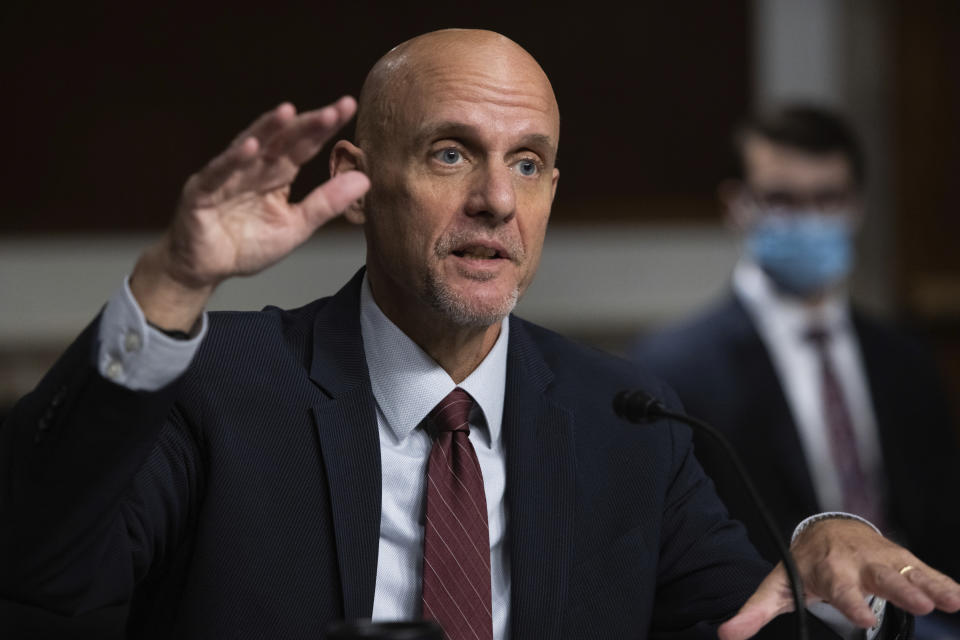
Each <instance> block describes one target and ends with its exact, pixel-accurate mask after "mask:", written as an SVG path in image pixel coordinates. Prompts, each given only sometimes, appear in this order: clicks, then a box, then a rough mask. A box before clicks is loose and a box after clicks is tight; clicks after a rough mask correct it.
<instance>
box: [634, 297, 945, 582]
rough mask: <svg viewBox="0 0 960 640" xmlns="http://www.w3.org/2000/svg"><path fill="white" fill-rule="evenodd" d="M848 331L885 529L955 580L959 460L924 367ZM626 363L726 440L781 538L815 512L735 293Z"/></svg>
mask: <svg viewBox="0 0 960 640" xmlns="http://www.w3.org/2000/svg"><path fill="white" fill-rule="evenodd" d="M853 325H854V330H855V332H856V336H857V340H858V342H859V347H860V352H861V354H862V356H863V361H864V369H865V372H866V376H867V380H868V383H869V386H870V393H871V396H872V399H873V406H874V412H875V414H876V418H877V423H878V424H877V428H878V430H879V436H880V444H881V450H882V454H883V463H884V469H885V472H886V477H887V481H888V482H887V489H888V497H889V501H888V507H889V508H888V514H887V520H888V522H889V523H890V524H891V525H892V526H893V529H892V530H891V531H890V532H888V533H891V534H893V535H894V536H895V537H897V538H899V541H900V542H902V543H904V544H906V545H907V546H908V547H909V548H910V550H911V551H913V552H915V553H916V554H917V555H918V556H919V557H920V558H921V559H923V560H925V561H927V562H929V563H930V564H932V565H933V566H934V567H937V568H939V569H941V570H943V571H945V572H946V573H948V574H950V575H951V576H952V577H953V578H954V579H960V547H958V540H960V510H958V509H956V508H954V507H953V504H954V502H955V500H954V499H953V498H952V497H949V496H951V495H952V492H953V491H955V488H956V487H958V486H960V473H958V472H960V456H958V453H957V442H956V435H955V434H956V432H955V423H954V422H953V420H952V416H951V413H950V411H949V409H948V407H947V405H946V399H945V398H946V396H945V394H944V392H943V389H942V387H941V384H940V381H939V378H938V376H937V373H936V367H935V366H934V365H933V363H932V362H931V361H930V360H929V359H928V358H927V357H926V355H925V354H924V352H923V351H922V350H921V349H919V348H918V347H917V346H916V345H915V344H913V342H912V341H910V340H908V339H906V338H905V337H904V336H903V335H901V334H898V333H895V332H893V331H891V330H890V329H887V328H886V327H884V326H882V325H880V324H878V323H876V322H873V321H871V320H870V319H869V318H866V317H864V316H863V315H862V314H860V313H857V312H855V313H854V314H853ZM631 356H632V358H634V359H635V360H636V361H637V362H640V363H642V364H643V366H644V367H646V368H648V369H649V370H652V371H653V372H654V373H656V374H658V375H659V376H661V377H662V378H663V379H665V380H666V382H667V383H668V384H669V385H671V386H672V387H673V388H674V389H675V390H676V391H677V393H678V394H679V396H680V399H681V401H682V402H683V404H684V406H685V407H686V409H687V411H688V412H689V413H690V414H691V415H694V416H697V417H699V418H702V419H704V420H706V421H707V422H710V423H711V424H713V425H714V426H715V427H716V428H717V429H719V430H720V431H722V432H723V433H724V434H726V436H727V437H728V438H730V439H731V440H732V441H733V445H734V446H735V447H736V449H737V451H738V452H739V454H740V456H741V457H742V458H743V461H744V464H745V465H746V467H747V469H748V470H749V471H750V473H751V474H752V476H753V477H754V479H755V480H756V483H757V486H758V488H759V490H760V494H761V496H762V497H763V499H764V501H765V502H766V503H767V505H768V506H769V507H770V509H771V510H772V511H773V514H774V516H775V518H776V520H777V522H778V524H779V525H780V529H781V531H782V532H783V533H784V535H787V536H789V535H790V532H791V531H792V530H793V528H794V526H796V524H797V522H799V521H800V519H802V518H803V517H805V516H807V515H809V514H811V513H816V512H818V511H821V510H822V508H821V507H820V505H818V504H817V499H816V496H815V494H814V489H813V483H812V481H811V479H810V474H809V471H808V465H807V462H806V459H805V458H804V454H803V450H802V449H801V445H800V437H799V435H798V433H797V429H796V426H795V423H794V420H793V417H792V415H791V413H790V409H789V406H788V404H787V400H786V396H785V395H784V392H783V389H782V387H781V385H780V382H779V379H778V377H777V374H776V371H775V369H774V367H773V363H772V360H771V359H770V356H769V354H768V353H767V350H766V347H765V346H764V344H763V342H762V341H761V338H760V336H759V334H758V333H757V330H756V328H755V327H754V324H753V322H752V320H751V319H750V317H749V316H748V315H747V312H746V310H745V308H744V307H743V304H742V303H741V302H740V301H739V300H738V299H737V298H736V296H735V295H730V296H728V297H727V298H725V299H723V300H722V301H720V302H719V304H716V305H715V306H713V307H712V308H710V309H708V310H707V311H705V312H704V313H702V314H701V315H699V316H697V317H695V318H693V319H690V320H688V321H686V322H684V323H682V324H681V325H678V326H676V327H673V328H670V329H667V330H665V331H663V332H661V333H658V334H656V335H654V336H652V337H650V338H648V339H647V340H645V341H643V342H641V343H640V344H639V345H638V346H637V347H636V348H634V349H633V351H632V353H631ZM695 444H696V451H697V457H698V458H699V459H700V461H701V463H702V464H703V466H704V468H705V469H706V470H707V473H708V474H709V475H710V476H711V477H712V478H713V479H714V482H715V483H716V485H717V490H718V492H719V493H720V496H721V498H722V499H723V500H724V502H725V503H726V504H727V505H728V506H729V508H730V512H731V514H732V515H733V517H735V518H737V519H740V520H742V521H743V522H745V523H746V524H747V529H748V530H749V531H750V532H751V539H752V540H753V541H754V543H755V544H756V545H757V548H758V549H760V551H761V552H762V553H763V555H765V556H766V557H767V558H770V559H774V558H776V551H775V549H774V547H773V545H772V543H770V542H769V540H768V538H767V536H766V535H765V534H764V532H763V528H762V524H761V521H760V518H759V516H758V515H757V514H756V510H755V509H754V507H753V506H752V505H751V504H750V503H749V502H748V501H747V497H746V495H745V493H744V491H743V489H742V487H741V485H740V482H739V479H738V478H737V477H736V476H735V474H734V470H733V468H732V466H731V465H730V464H729V462H728V461H727V460H726V458H725V456H723V454H722V453H721V452H720V451H718V450H717V449H716V447H715V446H714V444H713V443H711V442H708V441H701V439H700V438H696V439H695Z"/></svg>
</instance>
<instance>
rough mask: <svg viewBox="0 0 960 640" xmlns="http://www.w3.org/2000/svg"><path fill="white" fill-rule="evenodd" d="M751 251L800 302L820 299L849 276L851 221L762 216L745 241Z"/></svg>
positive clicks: (840, 217)
mask: <svg viewBox="0 0 960 640" xmlns="http://www.w3.org/2000/svg"><path fill="white" fill-rule="evenodd" d="M747 251H748V252H749V253H750V255H751V256H752V257H753V259H754V261H756V263H757V264H759V265H760V266H761V267H762V268H763V270H764V271H765V272H766V273H767V275H769V276H770V278H771V279H773V281H774V282H775V283H776V284H777V286H778V287H780V288H781V289H783V290H785V291H787V292H789V293H792V294H795V295H799V296H808V295H811V294H815V293H819V292H821V291H824V290H826V289H827V288H829V287H830V286H832V285H834V284H837V283H839V282H840V281H841V280H842V279H843V278H845V277H846V276H847V274H849V273H850V269H851V267H852V265H853V228H852V224H851V222H850V216H849V215H846V214H842V213H835V214H830V215H826V214H822V213H806V212H802V213H801V212H793V213H790V214H783V213H766V214H762V215H761V216H760V218H759V222H757V223H756V224H755V225H754V226H753V227H752V228H751V229H750V232H749V234H748V236H747Z"/></svg>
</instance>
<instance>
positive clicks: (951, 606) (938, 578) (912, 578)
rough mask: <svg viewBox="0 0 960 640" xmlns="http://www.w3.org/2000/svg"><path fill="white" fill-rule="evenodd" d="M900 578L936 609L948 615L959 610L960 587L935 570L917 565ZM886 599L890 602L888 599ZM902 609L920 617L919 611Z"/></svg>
mask: <svg viewBox="0 0 960 640" xmlns="http://www.w3.org/2000/svg"><path fill="white" fill-rule="evenodd" d="M901 577H902V578H903V579H904V580H905V581H906V582H908V583H909V584H910V585H912V586H913V587H916V588H917V589H919V590H920V591H921V592H922V593H923V594H924V595H925V596H926V597H927V598H929V600H930V601H931V602H932V603H933V605H934V606H935V607H936V608H937V609H940V610H941V611H946V612H948V613H954V612H956V611H958V610H960V585H958V584H957V583H956V582H954V581H953V580H951V579H950V578H949V577H947V576H945V575H944V574H942V573H940V572H939V571H937V570H936V569H933V568H932V567H929V566H926V565H922V564H918V566H917V568H916V569H913V570H912V571H909V572H908V573H906V574H903V575H902V576H901ZM887 599H888V600H890V598H887ZM894 602H896V601H894ZM901 606H903V605H901ZM903 608H904V609H907V610H908V611H910V612H911V613H916V614H919V615H922V614H921V613H920V612H919V611H914V610H913V609H909V608H908V607H906V606H903Z"/></svg>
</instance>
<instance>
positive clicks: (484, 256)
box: [452, 246, 507, 260]
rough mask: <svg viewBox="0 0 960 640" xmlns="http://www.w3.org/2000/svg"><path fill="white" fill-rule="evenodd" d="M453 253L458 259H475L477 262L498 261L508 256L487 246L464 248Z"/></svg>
mask: <svg viewBox="0 0 960 640" xmlns="http://www.w3.org/2000/svg"><path fill="white" fill-rule="evenodd" d="M452 253H453V255H455V256H457V257H458V258H473V259H475V260H497V259H501V258H506V257H507V256H506V254H505V253H503V252H502V251H500V250H499V249H495V248H494V247H486V246H470V247H462V248H460V249H454V250H453V251H452Z"/></svg>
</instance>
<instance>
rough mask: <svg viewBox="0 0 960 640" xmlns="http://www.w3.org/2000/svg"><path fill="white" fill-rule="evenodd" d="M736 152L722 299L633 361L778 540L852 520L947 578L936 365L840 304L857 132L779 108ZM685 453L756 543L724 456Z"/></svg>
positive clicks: (950, 445)
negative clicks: (720, 446) (768, 520)
mask: <svg viewBox="0 0 960 640" xmlns="http://www.w3.org/2000/svg"><path fill="white" fill-rule="evenodd" d="M735 149H736V151H737V159H738V163H737V164H738V167H739V169H740V170H739V175H738V176H737V177H736V179H734V180H731V181H728V182H727V183H725V184H724V185H722V187H721V190H720V192H721V198H722V199H723V201H724V204H725V206H726V209H727V212H728V216H729V219H730V221H731V223H732V224H733V226H735V227H736V228H737V229H739V230H740V231H741V232H742V233H743V234H744V236H745V241H744V247H745V250H744V255H743V257H742V259H741V261H740V263H739V264H738V265H737V267H736V270H735V272H734V275H733V287H732V289H733V290H732V292H731V293H730V294H729V295H727V296H726V297H725V298H724V299H722V300H721V301H719V303H717V304H715V305H714V306H712V307H711V308H710V309H708V310H707V311H705V312H704V313H702V314H700V315H698V316H697V317H694V318H692V319H689V320H686V321H684V322H682V323H680V324H678V325H677V326H674V327H671V328H668V329H666V330H665V331H662V332H660V333H657V334H655V335H654V336H652V337H649V338H648V339H646V340H644V341H643V342H642V343H640V344H639V346H638V347H636V348H635V350H634V351H633V353H632V356H633V358H634V359H635V360H637V361H638V362H641V363H642V364H643V365H644V366H646V367H649V368H651V369H652V370H653V371H655V372H656V373H658V374H659V375H661V376H662V377H663V378H664V379H665V380H666V381H667V382H668V383H669V384H670V385H671V386H672V387H673V388H674V389H675V390H677V392H678V394H679V396H680V399H681V401H682V402H683V404H684V406H685V407H686V409H687V410H688V411H689V412H690V413H691V414H692V415H696V416H699V417H701V418H703V419H705V420H707V421H708V422H710V423H712V424H713V425H715V426H716V427H717V428H718V429H720V430H721V431H722V432H723V433H724V434H726V435H727V436H728V437H729V438H730V439H731V440H732V441H733V444H734V446H735V447H736V448H737V450H738V451H739V452H740V455H741V456H742V457H743V460H744V462H745V464H746V466H747V468H748V470H749V471H750V473H751V474H752V476H753V477H754V479H755V480H756V481H757V484H758V486H759V489H760V492H761V494H762V496H763V498H764V499H765V501H766V503H767V505H768V506H769V507H770V508H771V510H772V511H773V514H774V516H775V519H776V521H777V523H778V524H779V526H780V529H781V531H782V532H784V534H785V535H789V532H790V531H792V529H793V526H794V524H795V523H796V521H797V518H800V517H803V515H804V514H807V513H811V512H814V511H836V510H843V511H849V512H854V513H859V514H861V515H863V516H866V517H867V518H868V519H870V520H871V521H872V522H874V523H876V524H877V525H878V526H880V527H881V528H883V529H884V531H885V532H886V533H887V534H888V535H890V536H892V537H894V538H895V539H898V540H901V541H902V542H903V543H904V544H907V545H909V546H910V547H911V548H912V549H915V550H916V551H917V552H918V553H920V554H921V555H922V556H923V557H924V558H926V559H927V560H928V561H929V562H931V563H932V564H933V565H934V566H937V567H938V568H940V569H941V570H943V571H945V572H946V573H948V574H949V575H951V576H953V577H954V578H957V577H958V576H960V560H958V558H960V554H958V553H957V548H956V541H957V539H958V538H960V512H958V511H957V510H956V509H950V508H947V509H945V508H944V504H943V501H942V495H943V493H942V492H943V490H944V489H945V488H946V487H953V486H957V485H958V484H960V474H958V470H960V455H958V452H957V441H956V423H955V422H954V421H953V420H952V419H951V415H950V411H949V410H948V406H947V403H946V399H945V395H944V393H943V389H942V387H941V384H940V381H939V380H938V376H937V374H936V370H935V367H934V365H933V363H932V362H931V361H930V360H929V358H927V357H926V356H925V354H924V353H923V351H922V350H921V349H919V348H917V346H916V345H914V344H913V343H912V342H911V341H910V340H909V339H907V338H906V337H905V336H903V335H901V334H899V333H897V332H895V331H893V330H891V329H890V328H887V327H885V326H883V325H882V324H880V323H878V322H876V321H874V320H872V319H871V318H869V317H867V316H865V315H864V314H863V313H860V312H859V311H857V310H856V309H851V307H850V304H849V302H848V299H847V295H846V290H845V286H844V285H845V282H846V276H847V273H848V271H849V269H850V268H851V267H852V265H853V258H852V253H853V240H854V236H855V232H856V230H857V229H858V228H859V226H860V224H861V222H862V219H863V211H862V206H861V190H862V186H863V181H864V168H863V164H864V163H863V159H862V153H861V150H860V147H859V144H858V142H857V140H856V138H855V136H854V134H853V132H852V131H851V130H850V129H849V127H848V126H847V125H846V124H845V123H844V122H843V121H842V120H841V119H840V118H839V117H838V116H836V115H834V114H832V113H830V112H828V111H825V110H822V109H818V108H814V107H808V106H786V107H782V108H780V109H777V110H774V111H772V112H770V113H765V114H762V115H760V116H758V117H756V118H755V119H753V120H751V121H749V122H747V123H746V124H745V125H744V126H743V127H742V128H741V130H740V131H739V132H738V133H737V135H736V138H735ZM696 451H697V457H698V459H699V460H700V461H701V463H702V464H703V465H704V468H705V469H706V470H707V472H708V474H709V475H710V476H711V477H712V478H713V479H714V481H715V483H716V485H717V490H718V493H719V494H720V496H721V498H722V499H723V500H724V502H725V503H726V504H727V505H728V507H729V508H730V511H731V515H733V516H734V517H735V518H737V519H740V520H742V521H743V522H745V523H746V524H747V529H748V531H750V532H751V534H753V533H754V532H761V531H762V524H761V522H760V518H759V516H758V514H757V513H756V510H755V509H754V507H753V506H752V505H751V504H750V503H749V501H748V500H747V498H746V495H745V494H744V491H743V489H742V486H741V485H740V482H739V480H738V479H737V478H736V476H735V473H734V470H733V468H732V467H731V465H730V464H729V462H728V460H726V459H725V457H724V456H723V454H722V453H721V452H720V451H718V450H717V449H716V448H715V446H714V445H713V444H712V443H711V442H707V441H703V442H701V441H700V440H699V439H698V440H697V441H696ZM751 539H752V540H753V541H754V543H755V544H756V545H757V547H758V549H759V550H760V551H761V552H762V553H763V555H765V556H766V557H767V558H770V559H775V558H776V550H775V548H774V547H773V545H772V544H771V543H770V542H769V541H768V540H767V539H766V537H765V536H764V535H762V534H760V533H758V534H757V535H755V536H754V535H751Z"/></svg>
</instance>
